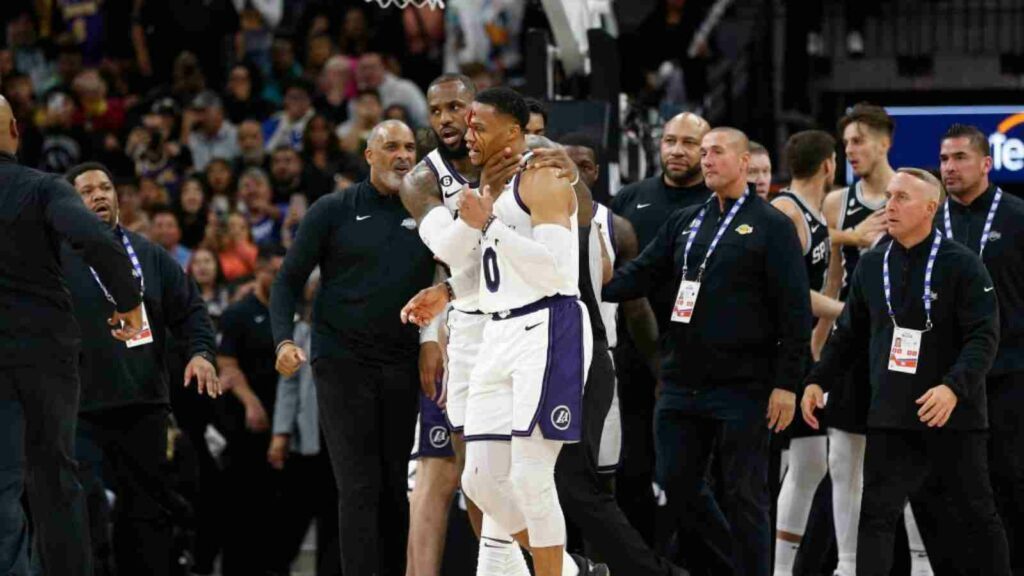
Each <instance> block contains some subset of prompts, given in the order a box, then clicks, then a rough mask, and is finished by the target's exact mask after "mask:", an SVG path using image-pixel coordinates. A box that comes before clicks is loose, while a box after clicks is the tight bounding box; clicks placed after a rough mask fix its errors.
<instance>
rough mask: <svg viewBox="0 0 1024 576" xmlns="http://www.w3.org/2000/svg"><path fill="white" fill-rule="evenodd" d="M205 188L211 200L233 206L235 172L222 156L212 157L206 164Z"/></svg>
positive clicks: (234, 200) (235, 195) (235, 196)
mask: <svg viewBox="0 0 1024 576" xmlns="http://www.w3.org/2000/svg"><path fill="white" fill-rule="evenodd" d="M206 189H207V191H208V192H209V194H210V200H211V201H212V202H215V203H223V202H226V203H227V205H228V206H229V207H230V209H232V210H233V209H234V208H235V202H236V200H237V194H236V192H237V191H236V189H235V174H234V172H232V171H231V165H230V164H228V162H227V161H226V160H224V159H223V158H214V159H213V160H211V161H210V163H209V164H207V165H206Z"/></svg>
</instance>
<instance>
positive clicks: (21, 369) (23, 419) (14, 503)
mask: <svg viewBox="0 0 1024 576" xmlns="http://www.w3.org/2000/svg"><path fill="white" fill-rule="evenodd" d="M19 139H20V137H19V134H18V127H17V124H16V123H15V121H14V116H13V114H12V112H11V107H10V105H9V104H8V103H7V100H5V99H4V98H3V97H0V571H2V572H4V573H11V574H27V573H28V566H27V561H28V560H27V547H28V528H27V526H26V522H25V514H24V512H23V511H22V508H21V494H22V492H23V490H24V489H25V487H26V486H27V487H28V496H29V502H30V504H31V506H32V510H33V518H34V520H35V521H34V527H33V528H34V534H35V538H36V543H37V544H36V546H37V549H38V550H39V553H40V560H41V565H42V568H43V570H44V571H45V572H46V573H47V574H62V575H64V574H66V575H68V576H92V550H91V549H90V546H89V538H88V532H87V531H86V528H85V500H84V498H83V493H82V487H81V485H80V484H79V482H78V479H77V477H76V474H75V470H76V467H77V465H76V464H75V462H74V460H73V459H72V454H73V452H72V449H73V446H72V442H74V438H75V423H76V421H77V415H78V384H79V383H78V362H77V355H78V346H79V343H80V334H79V331H78V324H77V323H76V322H75V317H74V315H73V314H72V310H71V298H70V296H69V295H68V292H67V288H66V287H65V285H64V278H63V274H62V273H61V266H60V259H59V258H60V255H59V250H60V244H61V241H62V240H67V241H68V242H69V243H70V245H71V247H72V248H74V249H75V250H77V251H79V252H80V253H81V255H82V257H83V258H84V259H85V261H86V262H88V263H89V264H90V265H92V266H93V268H94V269H95V270H96V274H97V275H98V276H99V278H100V279H101V280H102V281H103V282H104V283H105V285H106V286H107V287H108V289H109V290H110V293H111V295H112V297H113V298H114V300H115V301H116V302H117V305H116V307H115V310H114V312H113V313H112V314H111V316H110V320H109V321H108V324H109V325H110V326H116V325H117V324H118V323H119V322H120V323H123V324H122V325H121V326H120V327H119V328H117V329H115V330H113V331H112V334H113V336H114V337H115V338H117V339H119V340H128V339H129V338H132V337H134V336H135V335H136V334H137V333H138V332H139V330H140V329H141V327H142V309H141V307H140V306H139V303H140V301H141V299H140V297H139V286H138V284H137V283H136V281H135V280H134V278H133V277H132V265H131V262H130V261H129V260H128V255H127V253H126V252H125V249H124V246H122V245H121V242H120V241H118V240H117V239H116V238H114V235H113V234H112V233H111V231H110V229H109V228H108V227H107V226H105V225H103V223H102V222H100V221H99V219H97V218H96V217H95V216H93V215H92V213H91V212H89V210H87V209H86V207H85V205H83V204H82V200H81V199H80V198H79V197H78V194H77V193H75V191H74V189H73V188H71V186H69V185H68V184H67V182H64V181H63V180H61V179H60V178H59V177H57V176H53V175H48V174H44V173H42V172H39V171H36V170H32V169H30V168H25V167H23V166H19V165H18V164H17V160H16V158H15V157H14V154H15V153H16V152H17V150H18V142H19ZM102 336H103V338H109V336H108V335H107V334H103V335H102ZM26 480H27V481H26Z"/></svg>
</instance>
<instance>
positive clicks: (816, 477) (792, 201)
mask: <svg viewBox="0 0 1024 576" xmlns="http://www.w3.org/2000/svg"><path fill="white" fill-rule="evenodd" d="M835 148H836V141H835V139H834V138H832V136H830V135H829V134H828V133H826V132H822V131H820V130H808V131H805V132H799V133H797V134H794V135H793V136H792V137H790V139H789V141H788V142H787V143H786V152H785V154H786V159H787V163H788V165H789V169H790V172H791V173H792V176H793V181H792V183H791V184H790V187H789V188H788V189H787V190H783V191H782V192H780V193H779V194H778V195H777V196H776V197H775V199H774V200H772V205H773V206H775V207H776V208H778V209H779V210H781V211H782V212H783V213H784V214H785V215H786V216H788V217H789V219H790V220H791V221H792V222H793V225H794V226H795V227H796V231H797V236H798V237H799V238H800V245H801V247H802V248H803V254H804V266H805V268H806V269H807V277H808V279H809V281H810V289H811V311H812V312H813V314H814V317H815V318H816V322H817V323H824V324H826V325H831V324H832V322H834V321H835V319H836V318H837V317H838V316H839V314H840V312H842V308H843V307H842V304H841V303H840V302H839V301H837V300H833V299H832V298H829V297H827V296H825V295H823V294H822V293H821V291H822V290H823V289H824V288H825V282H826V273H827V271H828V262H829V252H830V245H829V232H828V225H827V224H826V223H825V218H824V216H822V213H821V206H822V203H823V201H824V199H825V193H826V192H827V191H828V187H829V185H830V184H831V183H832V181H833V179H834V177H835V169H836V153H835ZM820 352H821V349H820V347H819V348H817V349H812V355H813V356H814V358H817V356H818V354H819V353H820ZM795 424H796V425H797V426H798V428H797V429H796V430H794V431H793V432H792V437H791V440H790V446H789V471H788V473H787V474H786V478H785V481H784V482H783V484H782V491H781V492H780V494H779V503H778V518H777V521H776V543H775V574H776V575H778V576H783V575H785V576H788V575H790V574H792V573H793V562H794V560H795V558H796V552H797V550H798V549H799V546H800V541H801V539H802V537H803V533H804V528H805V527H806V525H807V518H808V515H809V514H810V508H811V502H812V501H813V499H814V493H815V491H816V490H817V488H818V484H819V483H820V482H821V480H822V478H824V477H825V473H826V472H827V471H828V452H827V450H828V444H827V439H826V437H825V436H824V435H823V434H818V433H815V431H813V430H811V429H810V427H808V426H806V425H803V426H800V423H798V422H795Z"/></svg>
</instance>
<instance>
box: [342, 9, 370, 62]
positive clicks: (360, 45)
mask: <svg viewBox="0 0 1024 576" xmlns="http://www.w3.org/2000/svg"><path fill="white" fill-rule="evenodd" d="M369 49H370V23H369V20H368V19H367V16H366V9H365V8H363V7H362V6H350V7H349V9H348V10H346V11H345V17H344V19H343V20H342V24H341V36H340V37H339V39H338V50H339V51H340V52H341V53H342V54H350V55H353V56H359V55H361V54H364V53H366V52H367V51H368V50H369Z"/></svg>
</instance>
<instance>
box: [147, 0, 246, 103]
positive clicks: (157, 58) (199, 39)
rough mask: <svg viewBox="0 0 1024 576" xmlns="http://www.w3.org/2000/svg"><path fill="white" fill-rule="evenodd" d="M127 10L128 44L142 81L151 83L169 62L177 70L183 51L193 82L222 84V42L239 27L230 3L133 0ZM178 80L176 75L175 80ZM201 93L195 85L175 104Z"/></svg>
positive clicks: (223, 0) (220, 0)
mask: <svg viewBox="0 0 1024 576" xmlns="http://www.w3.org/2000/svg"><path fill="white" fill-rule="evenodd" d="M132 10H133V14H132V32H131V35H132V44H133V47H134V48H135V58H136V63H137V64H138V68H139V72H140V73H141V74H142V76H143V77H145V78H148V79H150V81H154V80H156V79H157V77H158V76H159V75H162V74H164V73H165V72H164V71H165V70H169V69H170V68H171V63H172V62H174V64H175V67H177V66H176V65H177V64H178V61H177V60H176V58H179V57H180V55H181V54H182V53H183V52H185V50H188V51H189V52H191V53H192V54H194V55H195V58H194V59H193V60H192V63H194V64H195V72H192V74H191V80H192V81H194V79H195V77H196V76H202V77H205V79H206V80H207V81H209V83H210V85H211V86H220V85H221V84H222V83H223V82H224V72H225V70H224V69H223V63H224V61H225V60H226V58H225V56H226V54H225V53H224V49H223V38H224V37H225V36H228V35H230V34H231V33H232V32H233V31H234V29H235V27H236V26H237V25H238V22H237V19H238V16H237V13H236V12H235V9H234V6H231V3H230V2H229V0H201V1H199V0H189V1H181V0H179V1H175V2H168V1H167V0H133V2H132ZM176 72H177V70H176ZM189 72H191V71H189ZM196 73H198V74H196ZM181 79H182V78H180V77H178V76H177V75H176V77H175V81H176V82H177V81H180V80H181ZM193 88H195V86H193ZM202 89H203V87H202V86H199V87H198V89H194V90H192V91H191V93H189V94H187V98H186V99H184V100H179V102H181V103H182V104H184V103H186V102H188V101H189V100H190V99H191V98H192V97H194V96H195V95H196V94H198V93H199V92H200V91H202Z"/></svg>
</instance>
